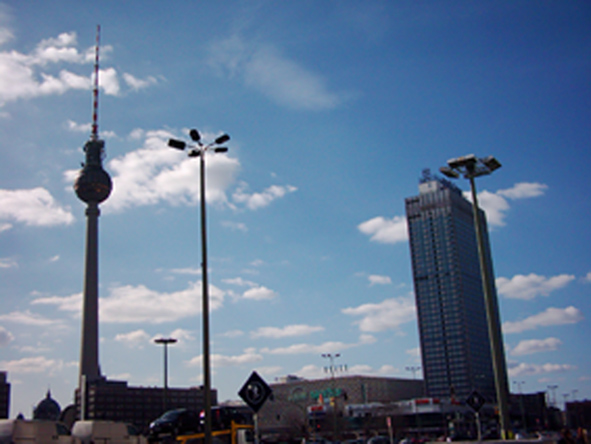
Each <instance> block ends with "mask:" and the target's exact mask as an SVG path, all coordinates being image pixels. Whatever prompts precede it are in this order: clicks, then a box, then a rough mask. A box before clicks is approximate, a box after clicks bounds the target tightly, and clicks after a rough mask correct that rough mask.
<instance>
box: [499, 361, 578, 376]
mask: <svg viewBox="0 0 591 444" xmlns="http://www.w3.org/2000/svg"><path fill="white" fill-rule="evenodd" d="M576 368H577V367H576V366H574V365H570V364H552V363H546V364H526V363H523V362H522V363H521V364H518V365H516V366H513V367H510V368H509V369H508V374H509V377H511V378H514V377H516V376H525V375H541V374H545V373H565V372H568V371H571V370H576Z"/></svg>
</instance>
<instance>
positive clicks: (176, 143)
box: [168, 129, 230, 444]
mask: <svg viewBox="0 0 591 444" xmlns="http://www.w3.org/2000/svg"><path fill="white" fill-rule="evenodd" d="M189 135H190V136H191V140H193V142H195V144H196V145H188V144H187V143H185V142H183V141H182V140H176V139H170V140H169V141H168V146H170V147H171V148H175V149H177V150H184V149H185V148H187V147H189V148H191V150H190V151H189V157H199V159H200V190H199V191H200V201H201V202H200V203H201V267H202V279H201V280H202V284H203V286H202V290H201V293H202V304H203V305H202V309H201V311H202V312H203V313H202V314H203V389H204V391H205V393H204V397H205V399H204V401H205V402H204V404H205V408H204V413H205V442H204V444H211V441H212V440H211V364H210V353H209V286H208V282H207V231H206V226H205V223H206V217H205V207H206V205H205V153H206V152H207V151H209V150H213V152H214V153H225V152H227V151H228V148H226V147H222V146H220V145H221V144H223V143H226V142H227V141H228V140H230V136H228V135H227V134H223V135H221V136H219V137H218V138H217V139H215V140H214V141H213V142H212V143H209V144H207V145H204V144H203V143H202V142H201V135H200V134H199V132H198V131H197V130H196V129H192V130H191V131H190V132H189Z"/></svg>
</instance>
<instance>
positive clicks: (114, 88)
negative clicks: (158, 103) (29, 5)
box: [0, 30, 157, 106]
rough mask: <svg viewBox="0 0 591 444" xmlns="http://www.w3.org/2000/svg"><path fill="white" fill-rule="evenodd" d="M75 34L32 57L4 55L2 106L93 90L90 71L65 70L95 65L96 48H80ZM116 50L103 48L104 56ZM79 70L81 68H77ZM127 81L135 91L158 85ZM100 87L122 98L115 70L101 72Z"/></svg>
mask: <svg viewBox="0 0 591 444" xmlns="http://www.w3.org/2000/svg"><path fill="white" fill-rule="evenodd" d="M2 31H3V30H0V39H2V35H3V36H4V38H3V39H2V40H3V42H6V41H8V40H9V39H8V38H6V32H2ZM77 45H78V42H77V36H76V33H75V32H64V33H62V34H60V35H59V36H58V37H55V38H49V39H45V40H42V41H41V42H40V43H39V44H38V45H37V46H36V47H35V49H33V50H32V51H31V52H30V53H29V54H23V53H19V52H17V51H14V50H13V51H1V52H0V106H2V105H4V104H6V103H7V102H10V101H15V100H21V99H32V98H35V97H40V96H47V95H60V94H64V93H65V92H67V91H69V90H77V89H78V90H80V89H91V88H92V75H91V70H90V69H89V68H90V67H87V68H85V70H86V71H87V73H85V74H84V75H80V74H78V73H75V72H73V71H72V70H68V69H64V68H63V67H64V65H70V66H72V65H74V66H75V67H76V66H79V65H91V64H92V63H94V47H89V48H87V49H86V50H83V51H81V50H79V49H78V48H77ZM111 51H112V47H110V46H103V47H101V54H103V55H104V54H108V53H109V52H111ZM76 69H78V68H76ZM123 79H124V81H125V83H126V84H127V85H128V86H129V87H130V89H131V90H138V89H142V88H146V87H148V86H150V85H153V84H155V83H157V81H156V79H155V78H154V77H148V78H147V79H145V80H141V79H137V78H135V77H134V76H132V75H131V74H127V73H124V74H123ZM99 84H100V85H99V86H100V88H102V90H103V91H104V93H105V94H108V95H119V94H120V92H121V88H120V82H119V75H118V73H117V71H116V70H115V69H114V68H106V69H101V70H100V72H99Z"/></svg>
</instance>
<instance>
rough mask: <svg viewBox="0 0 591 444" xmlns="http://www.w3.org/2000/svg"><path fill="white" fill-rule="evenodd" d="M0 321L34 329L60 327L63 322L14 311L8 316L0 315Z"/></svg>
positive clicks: (27, 312)
mask: <svg viewBox="0 0 591 444" xmlns="http://www.w3.org/2000/svg"><path fill="white" fill-rule="evenodd" d="M0 321H3V322H11V323H14V324H21V325H30V326H33V327H53V328H55V327H58V326H60V325H61V324H62V322H61V321H58V320H55V319H49V318H46V317H44V316H41V315H39V314H36V313H31V312H30V311H29V310H26V311H13V312H11V313H8V314H3V315H0Z"/></svg>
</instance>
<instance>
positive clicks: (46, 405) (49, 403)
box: [33, 390, 62, 421]
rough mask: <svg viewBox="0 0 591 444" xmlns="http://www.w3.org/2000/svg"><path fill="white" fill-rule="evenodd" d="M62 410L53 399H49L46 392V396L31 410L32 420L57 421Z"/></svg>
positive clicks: (49, 395) (49, 394) (49, 393)
mask: <svg viewBox="0 0 591 444" xmlns="http://www.w3.org/2000/svg"><path fill="white" fill-rule="evenodd" d="M61 411H62V409H61V407H60V405H59V404H58V403H57V401H56V400H55V399H53V398H52V397H51V392H50V391H49V390H47V396H46V397H45V399H43V400H42V401H41V402H39V404H37V407H35V409H34V410H33V419H46V420H52V421H57V420H58V419H59V417H60V413H61Z"/></svg>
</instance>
